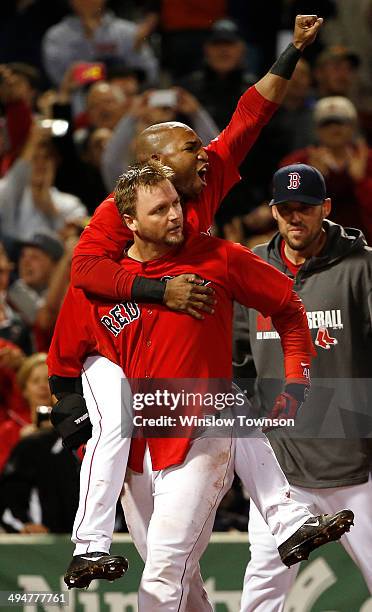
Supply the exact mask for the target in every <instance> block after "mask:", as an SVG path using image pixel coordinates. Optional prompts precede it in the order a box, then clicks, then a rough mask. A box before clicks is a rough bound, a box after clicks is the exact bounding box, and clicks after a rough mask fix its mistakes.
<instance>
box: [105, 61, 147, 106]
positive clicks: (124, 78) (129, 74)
mask: <svg viewBox="0 0 372 612" xmlns="http://www.w3.org/2000/svg"><path fill="white" fill-rule="evenodd" d="M144 79H145V75H144V74H143V71H142V70H131V69H129V68H126V67H125V66H120V64H119V65H118V66H113V67H112V68H109V69H108V70H107V75H106V81H107V82H108V83H110V84H111V85H116V86H117V87H119V88H120V89H121V91H122V92H123V94H124V95H125V97H126V98H127V100H128V103H129V102H130V100H132V98H133V97H134V96H137V95H138V94H139V93H140V89H141V87H142V84H143V82H144Z"/></svg>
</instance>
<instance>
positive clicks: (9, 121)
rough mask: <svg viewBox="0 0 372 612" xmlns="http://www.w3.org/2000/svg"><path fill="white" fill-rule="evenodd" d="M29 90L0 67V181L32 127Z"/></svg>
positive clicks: (30, 88)
mask: <svg viewBox="0 0 372 612" xmlns="http://www.w3.org/2000/svg"><path fill="white" fill-rule="evenodd" d="M32 103H33V88H32V87H31V85H27V81H26V79H25V78H22V77H20V76H19V75H16V74H15V72H14V71H13V70H11V69H10V68H9V66H6V65H0V104H1V105H2V106H3V109H4V119H3V121H2V126H1V127H2V129H1V137H0V177H1V176H3V175H4V174H5V172H6V171H7V170H8V169H9V168H10V166H11V165H12V163H13V162H14V160H15V159H16V158H17V156H18V155H19V153H20V151H21V150H22V147H23V146H24V144H25V141H26V139H27V136H28V134H29V131H30V128H31V124H32Z"/></svg>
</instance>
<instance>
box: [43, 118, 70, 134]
mask: <svg viewBox="0 0 372 612" xmlns="http://www.w3.org/2000/svg"><path fill="white" fill-rule="evenodd" d="M39 124H40V125H41V127H42V128H45V129H48V130H50V132H51V135H52V136H54V137H55V138H60V137H61V136H66V134H67V130H68V121H65V119H40V121H39Z"/></svg>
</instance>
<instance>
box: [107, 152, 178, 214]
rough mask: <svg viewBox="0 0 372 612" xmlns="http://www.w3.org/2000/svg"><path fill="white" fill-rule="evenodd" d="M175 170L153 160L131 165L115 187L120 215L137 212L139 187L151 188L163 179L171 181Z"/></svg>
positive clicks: (116, 202)
mask: <svg viewBox="0 0 372 612" xmlns="http://www.w3.org/2000/svg"><path fill="white" fill-rule="evenodd" d="M173 177H174V172H173V170H172V168H169V166H164V165H163V164H162V163H160V162H158V161H156V160H151V161H149V162H146V163H141V164H134V165H133V166H130V167H129V168H128V170H127V171H126V172H124V174H122V175H121V176H120V177H119V180H118V183H117V185H116V188H115V192H114V196H115V204H116V206H117V209H118V211H119V214H120V216H121V217H122V218H123V216H124V215H130V216H131V217H134V216H135V214H136V204H137V191H138V188H139V187H144V188H145V189H149V188H150V187H154V186H155V185H158V184H159V183H162V182H163V181H166V180H168V181H171V180H172V179H173Z"/></svg>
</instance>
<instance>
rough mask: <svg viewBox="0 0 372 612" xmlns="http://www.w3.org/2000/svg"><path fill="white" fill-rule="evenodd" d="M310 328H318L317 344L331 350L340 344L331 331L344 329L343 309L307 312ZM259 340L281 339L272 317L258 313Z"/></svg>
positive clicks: (257, 334)
mask: <svg viewBox="0 0 372 612" xmlns="http://www.w3.org/2000/svg"><path fill="white" fill-rule="evenodd" d="M306 314H307V320H308V323H309V328H310V329H316V330H318V331H317V334H316V337H315V344H316V345H317V346H319V347H320V348H322V349H325V350H329V349H330V348H331V347H332V346H335V345H336V344H338V340H337V338H334V337H333V335H332V334H331V333H330V332H329V330H330V329H333V330H340V329H343V327H344V326H343V323H342V316H341V314H342V313H341V310H338V309H337V310H313V311H309V312H307V313H306ZM256 338H257V340H273V339H275V340H276V339H279V334H278V332H277V331H275V329H274V327H273V324H272V321H271V318H270V317H266V318H265V317H263V316H262V315H261V314H260V313H258V314H257V331H256Z"/></svg>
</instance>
